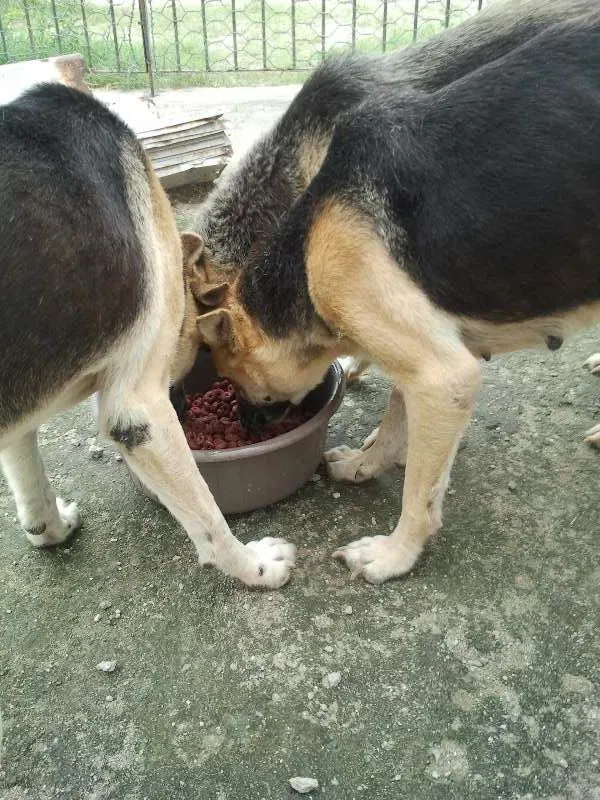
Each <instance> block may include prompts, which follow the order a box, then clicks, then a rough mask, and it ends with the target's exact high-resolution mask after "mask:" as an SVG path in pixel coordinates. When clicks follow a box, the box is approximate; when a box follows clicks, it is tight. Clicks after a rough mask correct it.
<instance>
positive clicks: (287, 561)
mask: <svg viewBox="0 0 600 800" xmlns="http://www.w3.org/2000/svg"><path fill="white" fill-rule="evenodd" d="M246 548H247V549H248V550H250V551H251V553H252V556H253V558H252V562H253V563H252V567H251V569H250V570H249V573H247V576H244V578H246V579H245V580H244V583H246V584H248V586H260V587H262V588H264V589H279V587H280V586H283V585H284V584H285V583H287V582H288V581H289V579H290V575H291V571H292V569H293V568H294V567H295V565H296V564H295V561H296V547H295V545H293V544H290V543H289V542H286V541H285V539H276V538H274V537H272V536H267V537H265V538H264V539H261V540H260V541H258V542H248V544H247V545H246Z"/></svg>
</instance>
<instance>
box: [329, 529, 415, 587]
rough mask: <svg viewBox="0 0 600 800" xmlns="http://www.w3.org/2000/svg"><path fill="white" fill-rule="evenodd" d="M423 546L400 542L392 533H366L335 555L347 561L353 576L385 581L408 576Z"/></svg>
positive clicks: (378, 581)
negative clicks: (384, 534)
mask: <svg viewBox="0 0 600 800" xmlns="http://www.w3.org/2000/svg"><path fill="white" fill-rule="evenodd" d="M422 550H423V546H422V545H421V544H419V543H418V542H410V541H409V542H405V543H403V542H399V541H396V540H394V539H393V538H392V537H391V536H364V537H363V538H362V539H358V540H357V541H355V542H351V543H350V544H348V545H346V546H345V547H340V549H339V550H336V551H335V553H334V554H333V557H334V558H338V559H340V560H342V561H344V562H345V564H346V566H347V567H348V569H349V570H350V572H351V574H352V577H353V578H356V577H358V576H359V575H362V577H363V578H364V579H365V580H366V581H368V582H369V583H383V582H384V581H388V580H390V578H397V577H399V576H400V575H405V574H406V573H407V572H410V570H411V569H412V568H413V567H414V565H415V564H416V562H417V559H418V558H419V556H420V555H421V552H422Z"/></svg>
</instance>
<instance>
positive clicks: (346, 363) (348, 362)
mask: <svg viewBox="0 0 600 800" xmlns="http://www.w3.org/2000/svg"><path fill="white" fill-rule="evenodd" d="M340 364H341V366H342V369H343V370H344V375H345V377H346V383H358V381H359V380H360V379H361V377H362V376H363V375H364V374H365V372H366V371H367V369H368V368H369V363H368V362H367V361H365V360H364V359H359V358H354V357H352V356H345V357H343V358H340Z"/></svg>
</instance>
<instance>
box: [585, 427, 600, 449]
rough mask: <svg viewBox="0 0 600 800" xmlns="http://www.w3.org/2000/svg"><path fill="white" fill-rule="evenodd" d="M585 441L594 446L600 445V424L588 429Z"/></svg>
mask: <svg viewBox="0 0 600 800" xmlns="http://www.w3.org/2000/svg"><path fill="white" fill-rule="evenodd" d="M585 441H586V442H587V443H588V444H592V445H594V447H600V425H594V427H593V428H590V429H589V431H586V434H585Z"/></svg>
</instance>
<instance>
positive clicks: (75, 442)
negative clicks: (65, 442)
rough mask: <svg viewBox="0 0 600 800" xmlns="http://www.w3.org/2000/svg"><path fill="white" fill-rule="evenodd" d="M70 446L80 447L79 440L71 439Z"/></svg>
mask: <svg viewBox="0 0 600 800" xmlns="http://www.w3.org/2000/svg"><path fill="white" fill-rule="evenodd" d="M71 444H72V445H73V447H81V442H80V441H79V439H73V440H72V441H71Z"/></svg>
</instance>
